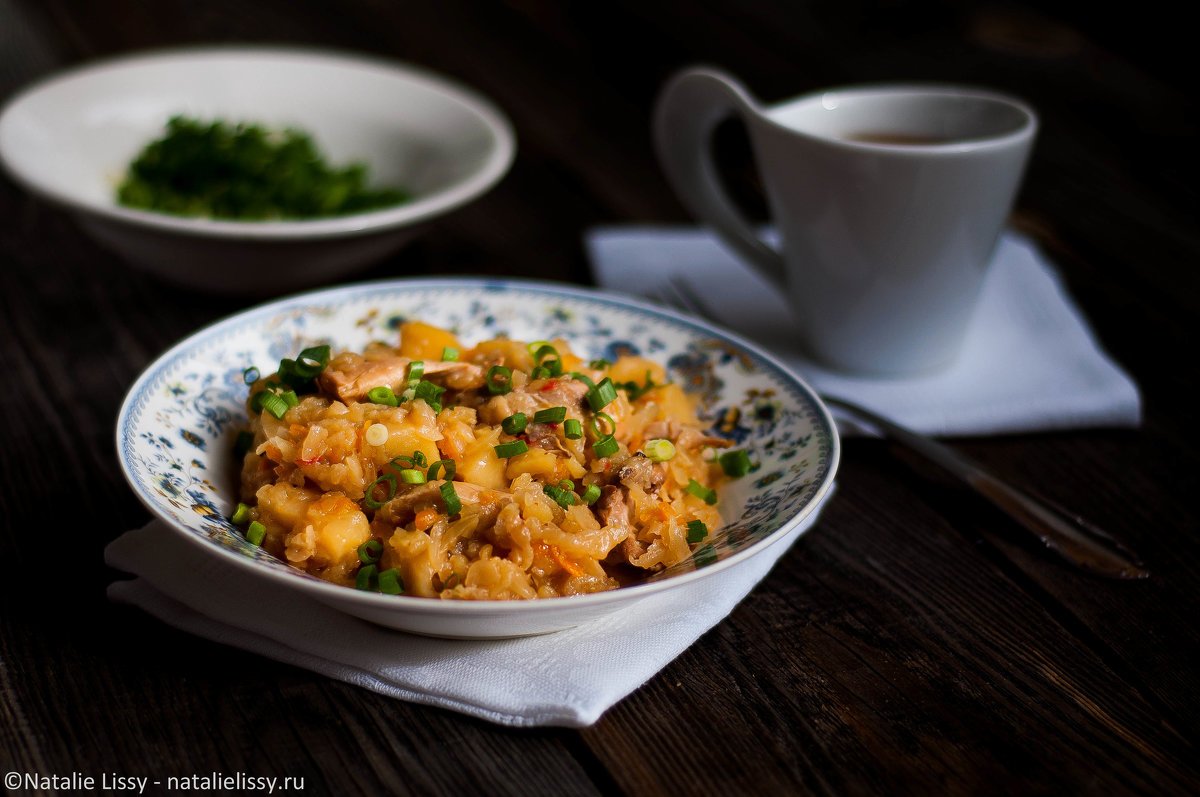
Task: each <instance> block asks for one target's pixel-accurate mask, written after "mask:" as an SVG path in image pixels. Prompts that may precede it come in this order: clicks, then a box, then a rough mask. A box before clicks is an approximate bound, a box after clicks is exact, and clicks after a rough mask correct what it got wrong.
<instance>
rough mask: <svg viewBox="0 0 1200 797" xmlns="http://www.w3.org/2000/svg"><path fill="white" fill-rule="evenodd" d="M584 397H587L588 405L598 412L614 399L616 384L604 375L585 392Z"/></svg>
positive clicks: (615, 396)
mask: <svg viewBox="0 0 1200 797" xmlns="http://www.w3.org/2000/svg"><path fill="white" fill-rule="evenodd" d="M584 398H586V399H587V402H588V406H590V407H591V408H592V409H593V410H595V411H597V412H599V411H600V410H602V409H604V408H605V407H607V406H608V405H609V404H611V403H612V402H613V401H615V400H616V398H617V386H616V385H614V384H613V381H612V379H611V378H609V377H607V376H606V377H604V378H603V379H601V380H600V381H599V382H597V383H596V386H595V387H593V388H592V389H590V390H589V391H588V392H587V393H585V394H584Z"/></svg>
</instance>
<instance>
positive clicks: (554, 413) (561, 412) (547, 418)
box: [533, 407, 567, 423]
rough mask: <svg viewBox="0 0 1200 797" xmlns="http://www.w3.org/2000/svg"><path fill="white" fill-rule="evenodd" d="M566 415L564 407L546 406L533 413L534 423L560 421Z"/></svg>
mask: <svg viewBox="0 0 1200 797" xmlns="http://www.w3.org/2000/svg"><path fill="white" fill-rule="evenodd" d="M566 417H567V408H566V407H547V408H546V409H544V410H538V411H537V412H535V413H534V414H533V422H534V423H562V422H563V420H564V419H566Z"/></svg>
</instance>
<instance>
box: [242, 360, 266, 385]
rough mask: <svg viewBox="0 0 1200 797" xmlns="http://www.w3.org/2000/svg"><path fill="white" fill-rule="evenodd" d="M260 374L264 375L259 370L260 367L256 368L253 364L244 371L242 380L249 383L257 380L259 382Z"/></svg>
mask: <svg viewBox="0 0 1200 797" xmlns="http://www.w3.org/2000/svg"><path fill="white" fill-rule="evenodd" d="M260 376H262V375H261V374H260V373H259V372H258V369H257V368H255V367H254V366H253V365H252V366H250V367H249V368H247V369H246V370H245V371H242V381H243V382H245V383H246V384H247V385H253V384H254V383H255V382H257V381H258V380H259V377H260Z"/></svg>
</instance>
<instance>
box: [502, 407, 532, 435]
mask: <svg viewBox="0 0 1200 797" xmlns="http://www.w3.org/2000/svg"><path fill="white" fill-rule="evenodd" d="M525 422H526V421H525V413H523V412H514V413H513V414H512V415H509V416H508V417H507V418H505V419H504V420H503V421H501V422H500V428H501V429H503V430H504V433H505V434H510V435H512V436H513V437H516V436H517V435H519V434H520V433H521V432H523V431H525Z"/></svg>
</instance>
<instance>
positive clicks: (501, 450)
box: [494, 440, 529, 459]
mask: <svg viewBox="0 0 1200 797" xmlns="http://www.w3.org/2000/svg"><path fill="white" fill-rule="evenodd" d="M494 448H495V449H496V456H498V457H500V458H501V459H506V458H508V457H515V456H517V455H518V454H524V453H525V452H526V451H528V450H529V446H527V445H526V444H525V441H524V440H513V441H512V442H511V443H501V444H500V445H498V446H494Z"/></svg>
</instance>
